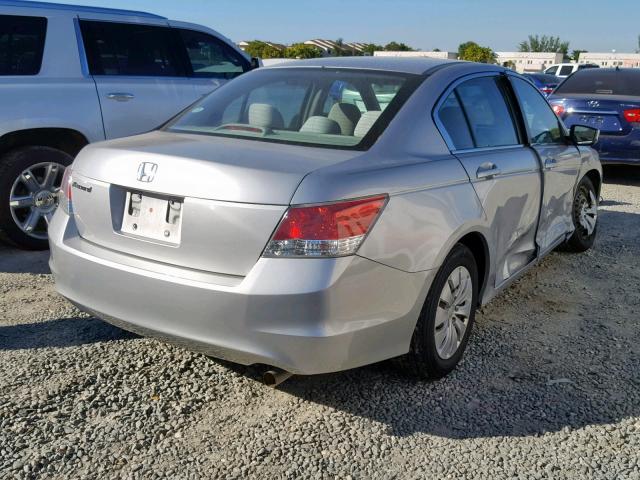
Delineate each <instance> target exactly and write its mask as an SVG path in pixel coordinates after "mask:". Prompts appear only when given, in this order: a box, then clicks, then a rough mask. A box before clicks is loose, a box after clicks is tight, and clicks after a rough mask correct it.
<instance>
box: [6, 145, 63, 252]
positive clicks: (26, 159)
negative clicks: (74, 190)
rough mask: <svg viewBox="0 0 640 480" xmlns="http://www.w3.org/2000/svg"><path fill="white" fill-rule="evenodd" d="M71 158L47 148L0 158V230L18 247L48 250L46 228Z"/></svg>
mask: <svg viewBox="0 0 640 480" xmlns="http://www.w3.org/2000/svg"><path fill="white" fill-rule="evenodd" d="M72 161H73V158H72V157H71V156H70V155H68V154H67V153H65V152H63V151H61V150H57V149H55V148H50V147H25V148H20V149H17V150H13V151H11V152H9V153H7V154H5V155H4V156H3V157H2V158H0V229H2V231H3V233H4V234H5V236H6V237H8V239H9V240H11V241H12V242H13V243H15V244H16V245H17V246H19V247H23V248H28V249H33V250H43V249H46V248H47V247H48V240H47V225H48V223H49V220H50V219H51V217H52V216H53V213H54V212H55V209H56V207H57V206H58V191H59V190H60V183H61V182H62V175H63V174H64V170H65V168H66V167H67V166H68V165H70V164H71V162H72Z"/></svg>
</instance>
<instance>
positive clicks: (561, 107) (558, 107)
mask: <svg viewBox="0 0 640 480" xmlns="http://www.w3.org/2000/svg"><path fill="white" fill-rule="evenodd" d="M551 108H553V111H554V112H555V113H556V115H557V116H559V117H561V116H562V114H563V113H564V105H562V104H561V103H556V104H555V105H553V106H552V107H551Z"/></svg>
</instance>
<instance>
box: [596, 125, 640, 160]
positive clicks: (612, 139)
mask: <svg viewBox="0 0 640 480" xmlns="http://www.w3.org/2000/svg"><path fill="white" fill-rule="evenodd" d="M595 149H596V150H597V151H598V153H599V154H600V161H601V162H602V163H603V164H610V165H612V164H622V165H638V164H640V129H634V130H632V131H631V132H630V133H629V134H628V135H624V136H618V135H604V134H601V135H600V139H599V140H598V143H597V144H596V145H595Z"/></svg>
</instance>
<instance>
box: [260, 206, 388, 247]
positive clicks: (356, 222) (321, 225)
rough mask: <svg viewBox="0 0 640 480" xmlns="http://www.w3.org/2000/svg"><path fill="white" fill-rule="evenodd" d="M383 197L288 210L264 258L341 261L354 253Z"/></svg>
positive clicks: (375, 214) (375, 216) (371, 222)
mask: <svg viewBox="0 0 640 480" xmlns="http://www.w3.org/2000/svg"><path fill="white" fill-rule="evenodd" d="M387 198H388V197H387V196H386V195H377V196H374V197H367V198H362V199H359V200H349V201H344V202H337V203H323V204H318V205H305V206H301V207H290V208H289V210H287V213H286V214H285V216H284V217H283V218H282V221H281V222H280V225H278V228H277V229H276V231H275V233H274V234H273V236H272V237H271V240H270V241H269V243H268V244H267V248H265V250H264V254H263V256H265V257H341V256H345V255H353V254H354V253H356V251H357V250H358V248H359V247H360V245H361V244H362V242H363V241H364V239H365V237H366V236H367V233H368V232H369V231H370V230H371V227H372V226H373V224H374V223H375V221H376V220H377V218H378V217H379V216H380V213H381V212H382V209H383V208H384V206H385V204H386V203H387Z"/></svg>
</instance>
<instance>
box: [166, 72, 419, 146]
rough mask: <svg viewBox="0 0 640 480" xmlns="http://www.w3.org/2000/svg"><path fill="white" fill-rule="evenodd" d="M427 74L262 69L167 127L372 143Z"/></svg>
mask: <svg viewBox="0 0 640 480" xmlns="http://www.w3.org/2000/svg"><path fill="white" fill-rule="evenodd" d="M421 79H422V77H420V76H418V75H411V74H402V73H389V72H379V71H372V70H355V69H329V68H314V67H311V68H265V69H259V70H256V71H254V72H251V73H250V74H246V75H242V76H241V77H239V78H237V79H235V80H233V81H232V82H229V83H227V84H225V85H224V86H223V87H221V88H219V89H218V90H215V91H214V92H213V93H211V94H210V95H208V96H207V97H206V98H204V99H203V100H201V101H200V102H198V103H197V104H195V105H192V106H191V107H189V108H188V109H187V110H186V111H184V112H183V113H182V114H181V115H179V116H178V117H177V118H176V119H174V120H173V121H171V122H170V123H169V124H168V125H167V126H166V127H165V129H166V130H169V131H172V132H185V133H199V134H206V135H216V136H224V137H235V138H246V139H251V140H260V141H271V142H280V143H291V144H310V145H316V146H326V147H339V148H359V149H361V148H368V147H369V146H370V145H371V144H373V142H374V141H375V139H376V138H377V137H378V136H379V135H380V134H381V133H382V131H383V130H384V128H385V127H386V126H387V125H388V124H389V122H390V121H391V119H392V118H393V116H394V115H395V113H396V112H397V111H398V109H399V108H400V107H401V106H402V104H403V103H404V101H405V100H406V99H407V98H408V96H409V95H410V94H411V93H412V92H413V91H414V90H415V88H416V86H417V85H418V83H419V81H421Z"/></svg>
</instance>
